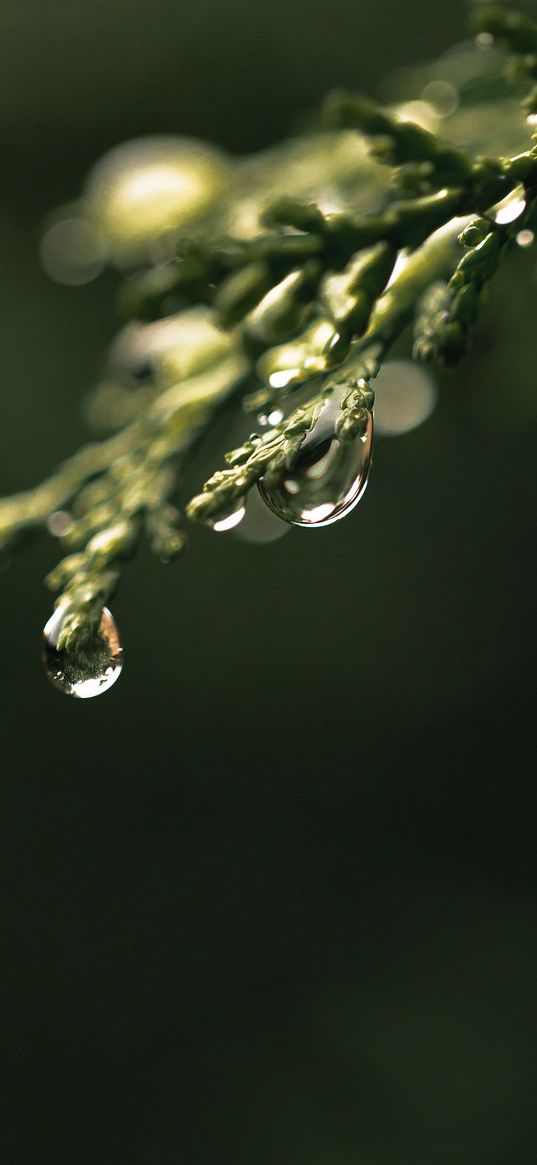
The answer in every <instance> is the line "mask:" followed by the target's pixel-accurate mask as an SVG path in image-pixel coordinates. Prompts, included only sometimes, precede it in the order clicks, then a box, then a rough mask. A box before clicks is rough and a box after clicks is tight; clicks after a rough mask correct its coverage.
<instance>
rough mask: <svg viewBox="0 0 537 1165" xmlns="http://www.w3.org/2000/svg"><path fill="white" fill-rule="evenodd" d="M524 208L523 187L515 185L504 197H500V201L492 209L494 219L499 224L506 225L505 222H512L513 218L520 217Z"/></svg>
mask: <svg viewBox="0 0 537 1165" xmlns="http://www.w3.org/2000/svg"><path fill="white" fill-rule="evenodd" d="M525 209H526V199H525V198H524V187H523V186H516V187H515V189H514V190H512V191H511V193H510V194H508V195H507V197H506V198H502V201H501V202H498V203H497V204H496V208H495V211H494V221H495V222H497V223H498V224H499V225H500V226H506V225H507V223H510V222H514V221H515V219H517V218H520V215H521V214H523V213H524V211H525Z"/></svg>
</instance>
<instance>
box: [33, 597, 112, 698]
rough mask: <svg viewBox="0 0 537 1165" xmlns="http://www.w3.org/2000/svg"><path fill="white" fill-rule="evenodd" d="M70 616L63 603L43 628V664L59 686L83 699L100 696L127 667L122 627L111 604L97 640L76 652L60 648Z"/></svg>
mask: <svg viewBox="0 0 537 1165" xmlns="http://www.w3.org/2000/svg"><path fill="white" fill-rule="evenodd" d="M65 617H66V610H65V608H63V607H62V606H61V605H60V606H59V607H56V610H55V611H54V612H53V614H52V615H51V617H50V619H49V620H48V623H46V624H45V627H44V628H43V656H42V658H43V665H44V668H45V673H46V675H47V677H48V679H49V680H50V682H51V684H53V685H54V687H55V688H58V690H59V691H60V692H63V693H64V695H66V696H75V697H76V698H78V699H81V700H88V699H91V698H92V697H93V696H100V695H101V694H102V693H103V692H106V691H108V688H111V687H112V684H115V682H116V680H117V679H118V678H119V676H120V674H121V670H122V667H123V648H122V647H121V643H120V639H119V634H118V629H117V626H116V623H115V621H114V618H113V616H112V615H111V613H110V611H109V610H108V607H103V613H102V616H101V622H100V626H99V631H98V633H97V635H96V637H95V640H94V641H93V642H91V643H90V644H88V646H87V647H86V648H85V649H84V650H82V651H80V652H78V653H77V654H76V655H75V654H74V653H70V652H68V651H58V646H57V644H58V640H59V637H60V633H61V630H62V626H63V623H64V620H65Z"/></svg>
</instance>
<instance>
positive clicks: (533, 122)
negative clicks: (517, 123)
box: [526, 113, 537, 125]
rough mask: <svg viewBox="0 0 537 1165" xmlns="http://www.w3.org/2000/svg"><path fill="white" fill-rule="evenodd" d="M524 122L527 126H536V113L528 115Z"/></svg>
mask: <svg viewBox="0 0 537 1165" xmlns="http://www.w3.org/2000/svg"><path fill="white" fill-rule="evenodd" d="M526 121H527V123H528V125H537V113H528V116H527V118H526Z"/></svg>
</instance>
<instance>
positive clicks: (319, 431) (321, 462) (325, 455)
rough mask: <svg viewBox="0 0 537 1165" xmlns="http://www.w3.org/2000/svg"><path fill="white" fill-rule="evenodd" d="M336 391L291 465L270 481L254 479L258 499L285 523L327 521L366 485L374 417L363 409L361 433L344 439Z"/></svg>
mask: <svg viewBox="0 0 537 1165" xmlns="http://www.w3.org/2000/svg"><path fill="white" fill-rule="evenodd" d="M340 407H341V396H340V395H339V394H337V395H336V394H335V395H334V396H332V397H330V398H329V399H328V400H327V401H326V404H325V405H324V407H323V409H322V412H321V413H320V415H319V417H318V418H317V420H316V422H315V424H314V426H313V428H312V429H311V430H310V432H309V433H308V434H307V436H306V438H305V439H304V441H303V442H302V445H301V447H300V449H299V452H298V454H297V457H296V458H295V462H294V464H293V465H292V466H291V467H290V468H287V469H284V470H283V472H282V475H281V477H280V479H279V481H278V482H277V483H276V484H275V485H273V484H272V483H271V484H270V485H267V484H265V481H264V479H261V481H260V482H259V491H260V493H261V496H262V498H263V499H264V501H265V502H266V503H267V505H268V506H269V507H270V509H271V510H272V511H273V512H274V513H275V514H276V516H277V517H278V518H283V520H284V521H285V522H290V523H291V525H294V526H328V525H330V524H331V523H332V522H337V521H338V519H339V518H343V517H344V515H345V514H348V513H349V511H350V510H352V509H353V507H354V506H355V505H356V504H357V502H359V500H360V498H361V497H362V494H363V492H364V490H365V487H366V485H367V478H368V474H369V468H370V465H371V452H372V444H373V417H372V415H371V413H368V414H367V425H366V429H365V433H364V434H363V435H362V436H360V437H357V438H356V439H355V440H354V441H348V442H343V441H340V440H339V438H338V437H337V436H336V431H335V426H336V421H337V418H338V414H339V410H340Z"/></svg>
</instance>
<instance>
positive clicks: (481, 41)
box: [475, 32, 494, 50]
mask: <svg viewBox="0 0 537 1165" xmlns="http://www.w3.org/2000/svg"><path fill="white" fill-rule="evenodd" d="M475 43H476V45H477V48H478V49H482V50H483V49H491V48H492V46H493V44H494V37H493V35H492V33H491V32H478V34H477V36H476V38H475Z"/></svg>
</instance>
